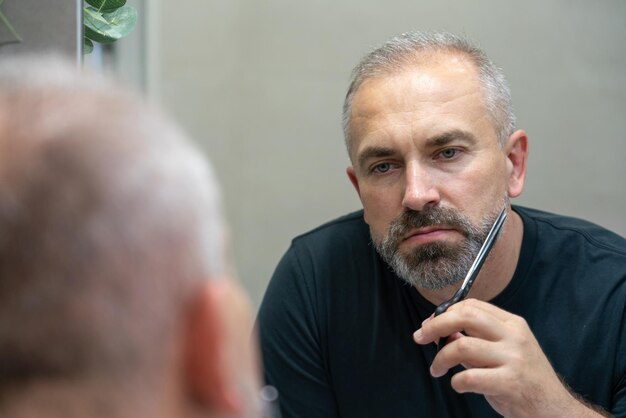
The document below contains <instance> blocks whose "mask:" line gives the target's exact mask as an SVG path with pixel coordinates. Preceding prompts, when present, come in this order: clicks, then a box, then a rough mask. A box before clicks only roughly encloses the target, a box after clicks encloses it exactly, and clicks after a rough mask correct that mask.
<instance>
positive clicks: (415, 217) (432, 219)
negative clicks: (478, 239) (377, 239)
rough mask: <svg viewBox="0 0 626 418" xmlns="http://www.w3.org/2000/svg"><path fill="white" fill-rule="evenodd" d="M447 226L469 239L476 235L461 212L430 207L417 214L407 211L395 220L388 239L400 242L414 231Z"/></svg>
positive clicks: (390, 227) (391, 225)
mask: <svg viewBox="0 0 626 418" xmlns="http://www.w3.org/2000/svg"><path fill="white" fill-rule="evenodd" d="M437 225H446V226H448V227H451V228H454V229H456V230H458V231H459V232H460V233H462V234H463V235H464V236H466V237H469V236H471V235H473V233H474V229H475V228H474V226H473V225H472V224H471V222H470V221H469V220H468V219H467V218H466V217H465V216H463V215H462V214H461V213H460V212H458V211H456V210H454V209H451V208H445V207H438V206H429V207H427V208H424V209H423V210H421V211H419V212H417V211H414V210H407V211H404V212H402V214H401V215H400V216H399V217H397V218H396V219H395V220H393V221H392V222H391V224H390V226H389V235H388V237H389V238H390V239H392V240H399V239H401V238H402V236H404V235H405V234H407V233H408V232H409V231H411V230H412V229H417V228H424V227H429V226H437Z"/></svg>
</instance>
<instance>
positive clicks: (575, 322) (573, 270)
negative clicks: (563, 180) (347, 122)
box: [257, 207, 626, 418]
mask: <svg viewBox="0 0 626 418" xmlns="http://www.w3.org/2000/svg"><path fill="white" fill-rule="evenodd" d="M514 210H515V211H516V212H517V213H519V214H520V216H521V217H522V220H523V222H524V237H523V242H522V249H521V253H520V258H519V261H518V265H517V268H516V271H515V274H514V276H513V278H512V280H511V282H510V283H509V285H508V286H507V287H506V288H505V289H504V290H503V291H502V292H501V293H500V294H499V295H498V296H497V297H495V298H494V299H493V300H491V301H490V302H491V303H493V304H494V305H496V306H499V307H501V308H502V309H504V310H506V311H509V312H511V313H514V314H517V315H520V316H522V317H524V318H525V319H526V321H527V322H528V324H529V326H530V328H531V329H532V331H533V333H534V335H535V337H536V338H537V340H538V341H539V343H540V344H541V347H542V349H543V350H544V352H545V354H546V355H547V357H548V358H549V359H550V361H551V363H552V365H553V367H554V369H555V370H556V372H557V373H558V374H559V375H560V376H561V377H562V378H563V379H564V380H565V382H567V384H568V385H569V386H570V387H571V388H572V390H573V391H574V392H576V393H578V394H579V395H581V396H583V397H584V398H585V399H586V400H587V401H589V402H590V403H592V404H595V405H599V406H601V407H603V408H606V409H608V410H610V411H612V412H613V413H614V414H615V415H616V416H626V314H625V310H626V240H625V239H624V238H622V237H619V236H618V235H616V234H613V233H611V232H610V231H607V230H605V229H603V228H600V227H598V226H596V225H593V224H591V223H588V222H585V221H581V220H578V219H573V218H568V217H562V216H558V215H553V214H549V213H545V212H540V211H537V210H532V209H527V208H521V207H515V208H514ZM434 309H435V306H434V305H432V304H431V303H430V302H428V301H427V300H426V299H424V298H423V297H422V296H421V295H420V294H419V293H418V292H417V291H416V290H415V288H413V287H411V286H409V285H407V284H405V282H404V281H402V280H401V279H399V278H398V277H397V276H396V275H395V274H394V273H393V271H391V270H390V268H389V267H388V266H387V265H386V264H385V263H384V262H383V261H382V260H381V259H380V257H379V256H378V254H377V253H376V251H375V249H374V248H373V246H372V245H371V241H370V235H369V229H368V226H367V225H366V224H365V223H364V221H363V213H362V211H360V212H356V213H353V214H350V215H347V216H344V217H342V218H339V219H337V220H335V221H333V222H330V223H327V224H325V225H323V226H321V227H319V228H317V229H315V230H313V231H311V232H309V233H307V234H304V235H301V236H299V237H297V238H295V239H294V240H293V242H292V245H291V247H290V248H289V250H288V251H287V253H286V254H285V256H284V257H283V259H282V260H281V262H280V263H279V265H278V267H277V269H276V272H275V273H274V276H273V277H272V280H271V282H270V284H269V286H268V289H267V292H266V294H265V297H264V300H263V303H262V305H261V308H260V311H259V316H258V323H257V325H258V329H259V333H260V338H261V348H262V354H263V362H264V367H265V377H266V380H267V382H268V383H270V384H272V385H274V386H275V387H277V389H278V391H279V393H280V404H281V409H282V413H283V418H291V417H297V418H308V417H310V418H332V417H342V418H347V417H354V418H367V417H375V418H383V417H393V418H405V417H406V418H416V417H491V416H499V415H498V414H497V413H496V412H495V411H494V410H493V409H492V408H491V407H490V406H489V404H488V403H487V401H486V400H485V398H484V397H483V396H482V395H476V394H458V393H456V392H455V391H454V390H453V389H452V388H451V386H450V376H451V373H448V375H447V376H445V377H442V378H438V379H435V378H433V377H432V376H431V375H430V374H429V366H430V363H431V362H432V360H433V358H434V356H435V354H436V347H435V346H434V345H428V346H420V345H417V344H415V343H414V342H413V339H412V334H413V332H414V331H415V330H416V329H417V328H419V326H420V324H421V322H422V321H423V320H424V319H425V318H427V317H429V316H430V315H431V314H432V313H433V311H434Z"/></svg>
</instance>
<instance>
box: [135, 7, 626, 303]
mask: <svg viewBox="0 0 626 418" xmlns="http://www.w3.org/2000/svg"><path fill="white" fill-rule="evenodd" d="M146 18H147V19H148V20H149V21H148V36H147V38H146V39H147V42H148V45H147V48H148V49H147V57H148V58H147V63H148V65H147V69H148V73H147V80H148V81H147V90H148V93H149V94H150V95H152V96H153V97H155V98H156V99H157V100H159V101H160V102H161V103H162V104H163V105H164V106H165V107H166V108H168V109H169V110H170V111H172V112H173V113H174V114H175V115H176V117H177V118H178V120H179V121H181V123H182V124H183V125H184V126H185V127H186V129H187V130H188V131H189V132H190V133H191V134H192V135H193V137H194V138H196V139H197V140H198V141H199V143H200V144H201V145H202V147H203V148H204V149H206V150H207V152H208V153H209V154H210V156H211V158H212V160H213V161H214V164H215V167H216V169H217V173H218V176H219V178H220V180H221V182H222V185H223V187H224V196H225V204H226V208H227V213H228V218H229V221H230V224H231V226H232V232H233V240H234V244H235V258H236V261H237V264H238V268H239V273H240V275H241V276H242V279H243V281H244V284H245V285H246V286H247V288H248V290H249V291H250V292H251V294H252V297H253V301H254V303H255V304H257V303H258V302H259V301H260V298H261V296H262V293H263V291H264V288H265V286H266V284H267V281H268V279H269V277H270V275H271V273H272V271H273V269H274V267H275V265H276V263H277V262H278V260H279V258H280V257H281V255H282V253H283V252H284V251H285V249H286V248H287V246H288V245H289V242H290V240H291V238H292V237H293V236H295V235H296V234H299V233H301V232H304V231H306V230H308V229H310V228H313V227H315V226H316V225H318V224H320V223H321V222H324V221H325V220H328V219H331V218H334V217H336V216H339V215H341V214H344V213H346V212H348V211H351V210H354V209H357V208H359V207H360V204H359V201H358V199H357V198H356V194H355V193H354V191H353V190H352V187H351V185H350V184H349V182H348V180H347V177H346V176H345V167H346V166H347V164H348V158H347V156H346V153H345V150H344V148H343V138H342V134H341V128H340V109H341V105H342V100H343V95H344V93H345V89H346V87H347V81H348V78H349V73H350V71H351V69H352V67H353V66H354V65H355V64H356V62H357V61H358V60H359V58H360V57H361V56H362V55H363V54H364V53H366V52H367V51H369V50H370V48H371V47H373V46H375V45H378V44H380V43H381V42H383V41H384V40H386V39H387V38H388V37H390V36H392V35H394V34H397V33H400V32H403V31H409V30H414V29H439V30H448V31H451V32H455V33H459V34H464V35H467V36H469V37H470V38H472V39H474V40H476V41H478V42H479V43H480V44H481V45H482V46H483V47H484V48H485V49H486V50H487V52H488V53H489V55H490V56H491V57H492V59H494V61H496V62H497V63H498V64H499V65H500V66H501V67H503V68H504V69H505V72H506V73H507V75H508V77H509V80H510V83H511V86H512V91H513V99H514V104H515V107H516V110H517V115H518V120H519V127H521V128H524V129H526V130H527V132H528V133H529V135H530V140H531V157H530V168H529V170H530V173H529V176H528V181H527V186H526V191H525V194H524V196H523V197H522V198H520V199H518V201H517V203H521V204H525V205H530V206H534V207H538V208H543V209H547V210H552V211H557V212H561V213H565V214H571V215H576V216H580V217H584V218H588V219H591V220H593V221H595V222H597V223H600V224H601V225H605V226H607V227H610V228H612V229H614V230H615V231H617V232H619V233H620V234H622V235H626V169H625V168H624V167H625V166H624V157H625V156H626V140H625V139H624V136H625V132H626V76H625V75H626V42H625V40H626V2H624V1H623V0H596V1H593V2H591V1H582V0H579V1H574V0H546V1H544V0H528V1H524V2H507V1H501V0H480V1H471V2H470V1H450V0H419V1H416V0H412V1H400V0H385V1H383V0H380V1H374V0H351V1H339V0H332V1H331V0H315V1H293V0H263V1H259V0H238V1H226V0H223V1H219V0H216V1H211V0H185V1H183V2H165V1H162V0H161V1H159V0H151V1H150V2H149V11H148V13H147V16H146Z"/></svg>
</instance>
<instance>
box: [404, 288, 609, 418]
mask: <svg viewBox="0 0 626 418" xmlns="http://www.w3.org/2000/svg"><path fill="white" fill-rule="evenodd" d="M461 332H463V333H464V334H465V335H464V334H461ZM447 336H450V338H449V339H448V343H447V344H446V345H445V346H444V347H443V348H442V349H441V351H440V352H439V353H438V354H437V356H436V357H435V359H434V361H433V363H432V365H431V369H430V372H431V374H432V375H433V376H434V377H441V376H443V375H445V374H446V373H447V372H448V370H449V369H450V368H452V367H454V366H456V365H459V364H461V365H463V366H464V367H465V368H466V370H463V371H462V372H459V373H457V374H455V375H454V376H453V377H452V387H453V388H454V390H456V391H457V392H459V393H464V392H474V393H480V394H483V395H484V396H485V398H486V399H487V401H488V402H489V404H490V405H491V406H492V407H493V408H494V409H495V410H496V411H497V412H498V413H500V414H502V415H504V416H506V417H533V418H536V417H565V416H568V417H574V416H576V417H587V416H589V417H599V416H602V415H599V414H598V413H596V412H594V411H593V410H592V409H590V408H588V407H587V406H585V405H584V404H583V403H581V402H579V401H578V400H577V399H576V398H575V397H574V395H573V394H571V393H570V392H569V391H568V389H567V388H566V387H565V386H564V385H563V383H562V382H561V380H560V379H559V377H558V376H557V374H556V372H555V371H554V369H553V368H552V366H551V365H550V362H549V361H548V359H547V358H546V356H545V354H544V353H543V351H542V350H541V347H540V346H539V343H538V342H537V340H536V339H535V336H534V335H533V333H532V332H531V330H530V328H529V327H528V324H527V323H526V321H525V320H524V319H523V318H521V317H519V316H516V315H513V314H511V313H509V312H506V311H504V310H502V309H499V308H497V307H495V306H493V305H491V304H489V303H486V302H482V301H479V300H476V299H468V300H465V301H462V302H460V303H457V304H455V305H453V306H451V307H450V308H449V309H448V310H447V311H446V312H445V313H443V314H442V315H439V316H437V317H431V318H429V319H427V320H426V321H424V323H423V324H422V328H420V329H419V330H417V331H416V332H415V334H414V339H415V342H416V343H418V344H429V343H432V342H435V341H437V340H438V339H439V338H444V337H447Z"/></svg>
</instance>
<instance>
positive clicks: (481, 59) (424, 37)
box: [342, 32, 515, 153]
mask: <svg viewBox="0 0 626 418" xmlns="http://www.w3.org/2000/svg"><path fill="white" fill-rule="evenodd" d="M440 51H441V52H451V53H457V54H462V55H465V56H467V57H469V58H470V59H471V61H472V62H473V63H474V65H476V68H477V69H478V72H479V77H480V81H481V84H482V87H483V91H484V99H485V106H486V107H487V111H488V113H489V115H490V118H491V122H492V123H493V126H494V129H495V131H496V135H497V137H498V140H499V142H500V144H501V145H503V144H504V143H505V141H506V139H507V138H508V137H509V136H510V135H511V134H512V133H513V131H514V129H515V115H514V113H513V107H512V105H511V92H510V89H509V86H508V83H507V81H506V78H505V77H504V74H503V72H502V70H501V69H500V68H498V67H497V66H496V65H495V64H494V63H493V62H492V61H491V60H490V59H489V57H487V55H486V54H485V52H484V51H483V50H481V49H480V48H478V47H477V46H475V45H473V44H472V43H470V42H469V41H467V40H466V39H463V38H460V37H458V36H456V35H453V34H450V33H446V32H409V33H403V34H401V35H398V36H395V37H393V38H391V39H390V40H389V41H387V42H386V43H384V44H383V45H382V46H380V47H378V48H376V49H374V50H373V51H372V52H370V53H369V54H367V55H366V56H365V57H364V58H363V59H362V60H361V62H359V64H358V65H357V66H356V67H355V68H354V70H353V71H352V77H351V81H350V87H349V88H348V92H347V94H346V98H345V100H344V104H343V121H342V123H343V132H344V137H345V141H346V147H347V148H348V153H350V148H351V142H352V139H351V132H350V112H351V111H352V101H353V99H354V95H355V94H356V92H357V91H358V89H359V87H361V85H362V84H363V82H364V81H365V80H366V79H369V78H378V77H385V76H388V75H391V74H393V73H395V72H398V71H400V70H403V69H406V68H407V67H410V66H411V65H412V64H415V63H418V62H419V58H420V56H421V55H423V54H427V53H431V52H440Z"/></svg>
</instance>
